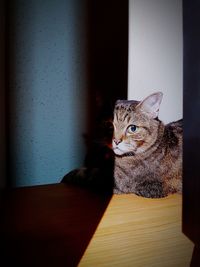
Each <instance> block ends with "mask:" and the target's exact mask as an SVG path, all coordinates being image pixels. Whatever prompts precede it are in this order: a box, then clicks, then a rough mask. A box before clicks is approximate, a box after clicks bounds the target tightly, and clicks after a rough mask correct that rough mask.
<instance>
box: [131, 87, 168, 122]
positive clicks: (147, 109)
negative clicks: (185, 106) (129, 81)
mask: <svg viewBox="0 0 200 267" xmlns="http://www.w3.org/2000/svg"><path fill="white" fill-rule="evenodd" d="M162 98H163V93H161V92H158V93H154V94H152V95H150V96H148V97H146V98H145V99H144V100H143V101H141V102H140V103H139V104H138V106H137V107H136V108H139V109H140V110H142V111H143V112H144V113H146V114H147V115H148V116H150V117H151V118H153V119H155V118H157V117H158V113H159V108H160V104H161V101H162Z"/></svg>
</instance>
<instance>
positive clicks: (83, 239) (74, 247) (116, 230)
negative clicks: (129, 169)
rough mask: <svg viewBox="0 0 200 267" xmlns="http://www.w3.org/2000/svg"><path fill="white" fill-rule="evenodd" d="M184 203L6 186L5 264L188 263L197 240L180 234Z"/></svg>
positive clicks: (0, 228) (0, 238) (1, 228)
mask: <svg viewBox="0 0 200 267" xmlns="http://www.w3.org/2000/svg"><path fill="white" fill-rule="evenodd" d="M181 201H182V200H181V196H180V195H172V196H169V197H167V198H163V199H145V198H142V197H138V196H135V195H113V196H112V195H109V194H102V193H98V192H92V191H91V190H87V189H83V188H78V187H73V186H69V185H65V184H62V183H61V184H55V185H44V186H35V187H26V188H17V189H11V190H7V191H6V192H5V193H4V196H3V199H2V200H1V220H0V224H1V225H0V244H1V248H0V252H1V254H2V255H1V257H0V261H1V263H0V265H1V266H2V267H3V266H57V267H62V266H78V265H79V266H85V267H88V266H91V267H93V266H136V267H137V266H141V267H143V266H148V267H149V266H160V267H164V266H166V267H171V266H174V267H177V266H180V267H186V266H189V262H190V259H191V255H192V249H193V244H192V243H191V242H190V241H189V240H188V239H187V238H186V237H185V236H184V235H183V234H182V232H181V203H182V202H181ZM13 263H14V265H13Z"/></svg>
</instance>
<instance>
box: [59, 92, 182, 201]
mask: <svg viewBox="0 0 200 267" xmlns="http://www.w3.org/2000/svg"><path fill="white" fill-rule="evenodd" d="M162 97H163V94H162V93H161V92H158V93H154V94H151V95H150V96H148V97H147V98H145V99H144V100H143V101H134V100H131V101H129V100H118V101H117V102H116V104H115V108H114V114H113V115H114V118H113V138H112V150H113V152H114V154H113V155H114V160H113V161H112V160H111V158H112V157H110V158H109V160H110V163H111V162H112V164H108V165H107V166H106V165H105V164H104V165H103V166H101V167H100V168H90V169H88V168H82V169H79V170H75V171H72V172H70V173H69V174H68V175H66V176H65V177H64V179H63V181H64V182H66V181H67V182H69V181H72V182H73V183H74V182H76V183H78V184H80V183H82V184H87V185H91V184H92V185H94V187H95V186H96V187H98V186H102V187H104V186H105V187H106V186H107V185H108V187H107V188H111V187H112V189H113V192H114V193H116V194H123V193H134V194H137V195H139V196H143V197H147V198H160V197H165V196H167V195H169V194H172V193H176V192H178V193H181V192H182V120H180V121H176V122H172V123H169V124H167V125H164V123H163V122H162V121H160V120H159V119H158V113H159V108H160V104H161V101H162ZM108 166H112V171H111V169H109V168H108ZM107 170H108V171H107ZM106 174H107V175H106ZM111 176H112V177H113V179H110V177H111ZM81 181H82V182H81ZM106 181H107V182H108V183H107V184H106V183H105V182H106Z"/></svg>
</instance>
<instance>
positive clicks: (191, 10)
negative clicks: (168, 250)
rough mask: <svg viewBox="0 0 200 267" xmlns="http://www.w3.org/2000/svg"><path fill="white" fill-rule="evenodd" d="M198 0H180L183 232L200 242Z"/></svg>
mask: <svg viewBox="0 0 200 267" xmlns="http://www.w3.org/2000/svg"><path fill="white" fill-rule="evenodd" d="M199 14H200V2H199V1H198V0H194V1H189V0H183V41H184V42H183V48H184V49H183V51H184V60H183V65H184V70H183V87H184V89H183V93H184V94H183V117H184V138H183V217H182V218H183V232H184V233H185V234H186V235H187V236H188V237H189V238H190V239H191V240H192V241H193V242H195V243H199V242H200V209H199V203H200V170H199V167H200V158H199V153H200V115H199V114H200V16H199Z"/></svg>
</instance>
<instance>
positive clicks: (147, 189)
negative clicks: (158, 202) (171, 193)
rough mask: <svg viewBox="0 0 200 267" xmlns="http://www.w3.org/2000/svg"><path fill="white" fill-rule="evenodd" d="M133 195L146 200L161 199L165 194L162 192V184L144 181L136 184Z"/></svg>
mask: <svg viewBox="0 0 200 267" xmlns="http://www.w3.org/2000/svg"><path fill="white" fill-rule="evenodd" d="M135 190H136V191H135V194H136V195H138V196H142V197H146V198H162V197H166V196H167V194H166V192H165V190H164V186H163V183H162V182H160V181H148V180H146V181H144V182H142V183H139V184H137V186H136V188H135Z"/></svg>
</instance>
